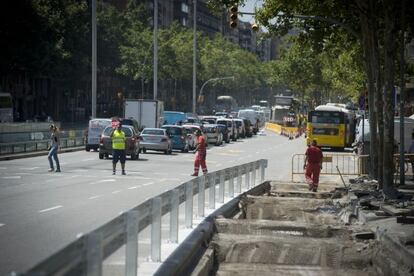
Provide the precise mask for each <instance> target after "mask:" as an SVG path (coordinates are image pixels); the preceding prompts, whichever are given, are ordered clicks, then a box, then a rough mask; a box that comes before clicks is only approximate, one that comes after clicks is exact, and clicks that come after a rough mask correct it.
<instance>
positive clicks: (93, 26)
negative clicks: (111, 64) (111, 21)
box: [92, 0, 96, 118]
mask: <svg viewBox="0 0 414 276" xmlns="http://www.w3.org/2000/svg"><path fill="white" fill-rule="evenodd" d="M92 118H96V0H92Z"/></svg>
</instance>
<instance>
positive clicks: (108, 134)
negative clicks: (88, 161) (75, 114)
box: [85, 109, 264, 160]
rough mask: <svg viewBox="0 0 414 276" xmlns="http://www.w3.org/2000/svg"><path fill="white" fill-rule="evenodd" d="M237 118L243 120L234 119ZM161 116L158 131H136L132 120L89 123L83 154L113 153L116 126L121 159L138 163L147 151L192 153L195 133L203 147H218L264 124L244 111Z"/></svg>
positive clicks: (246, 136) (105, 120)
mask: <svg viewBox="0 0 414 276" xmlns="http://www.w3.org/2000/svg"><path fill="white" fill-rule="evenodd" d="M249 112H252V114H254V116H252V115H251V114H249ZM238 114H241V115H247V116H246V117H241V116H240V117H238V116H237V115H238ZM163 115H164V117H163V123H164V124H162V125H161V126H160V127H159V128H156V127H140V126H139V124H138V122H137V120H135V119H133V118H112V119H108V118H95V119H91V120H90V121H89V127H88V130H87V135H86V141H85V150H86V151H91V150H95V151H99V155H98V156H99V159H108V158H109V157H110V156H111V155H112V152H113V148H112V146H113V141H112V136H113V133H114V131H115V129H116V128H117V127H118V125H119V128H120V130H122V132H123V133H124V134H125V155H126V157H128V158H130V159H131V160H137V159H139V155H140V154H142V153H143V154H145V153H147V152H148V151H155V152H163V153H164V154H167V155H168V154H171V153H172V152H173V151H180V152H183V153H185V152H189V151H194V150H195V149H196V147H197V137H196V133H197V132H200V133H201V135H202V136H203V138H204V140H205V141H206V144H207V145H214V146H221V145H223V144H228V143H230V142H231V141H233V142H235V141H237V140H238V139H244V138H248V137H252V136H253V135H255V134H257V132H258V130H259V128H260V127H261V126H263V125H264V120H263V119H262V118H260V116H256V113H255V111H254V110H248V109H247V110H240V111H239V112H238V113H232V114H230V113H222V112H221V113H220V114H217V115H216V114H214V115H204V116H197V115H194V114H190V115H189V114H186V113H183V112H175V111H165V112H164V114H163ZM183 115H184V116H183ZM249 116H250V117H249ZM111 157H112V156H111Z"/></svg>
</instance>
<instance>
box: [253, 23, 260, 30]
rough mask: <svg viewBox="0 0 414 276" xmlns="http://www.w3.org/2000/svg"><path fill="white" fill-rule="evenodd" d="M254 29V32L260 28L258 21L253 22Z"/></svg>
mask: <svg viewBox="0 0 414 276" xmlns="http://www.w3.org/2000/svg"><path fill="white" fill-rule="evenodd" d="M252 30H253V31H254V32H257V31H258V30H259V25H257V24H256V23H253V24H252Z"/></svg>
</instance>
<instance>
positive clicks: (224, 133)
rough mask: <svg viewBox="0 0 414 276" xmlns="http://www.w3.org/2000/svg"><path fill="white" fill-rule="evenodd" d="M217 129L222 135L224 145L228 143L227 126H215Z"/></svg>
mask: <svg viewBox="0 0 414 276" xmlns="http://www.w3.org/2000/svg"><path fill="white" fill-rule="evenodd" d="M217 127H218V128H219V130H220V131H221V133H222V134H223V141H225V142H226V143H230V135H229V130H228V128H227V126H226V125H223V124H217Z"/></svg>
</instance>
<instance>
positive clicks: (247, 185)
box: [244, 164, 250, 190]
mask: <svg viewBox="0 0 414 276" xmlns="http://www.w3.org/2000/svg"><path fill="white" fill-rule="evenodd" d="M244 169H245V175H244V179H245V181H246V190H249V189H250V166H249V164H246V165H244Z"/></svg>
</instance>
